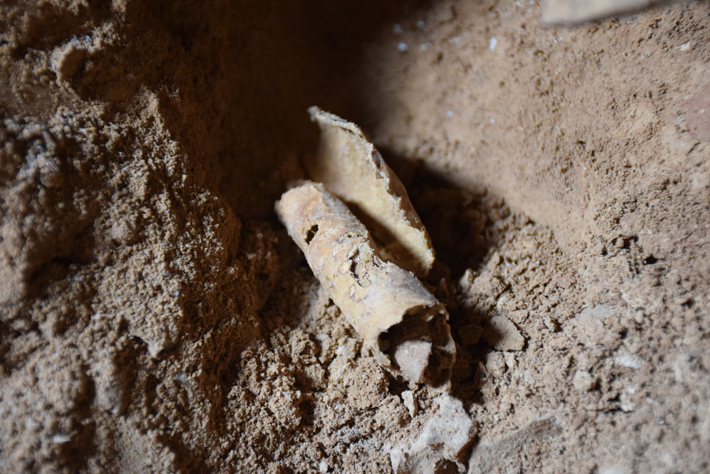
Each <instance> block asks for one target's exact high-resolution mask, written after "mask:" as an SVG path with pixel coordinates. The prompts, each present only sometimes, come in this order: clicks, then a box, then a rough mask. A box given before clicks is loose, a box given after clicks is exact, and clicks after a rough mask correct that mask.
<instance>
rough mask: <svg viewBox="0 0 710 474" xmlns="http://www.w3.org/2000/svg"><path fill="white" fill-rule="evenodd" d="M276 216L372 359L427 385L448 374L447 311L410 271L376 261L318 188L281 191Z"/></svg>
mask: <svg viewBox="0 0 710 474" xmlns="http://www.w3.org/2000/svg"><path fill="white" fill-rule="evenodd" d="M276 213H277V214H278V216H279V218H280V219H281V222H283V224H284V225H285V226H286V228H287V230H288V233H289V235H290V236H291V238H292V239H293V240H294V241H295V242H296V244H297V245H298V247H299V248H300V249H301V250H302V251H303V253H304V254H305V256H306V260H307V261H308V264H309V265H310V267H311V269H312V270H313V273H314V274H315V275H316V277H317V278H318V280H320V282H321V284H323V285H324V286H325V287H326V288H327V289H328V291H329V292H330V296H331V298H332V299H333V301H334V302H335V304H337V305H338V307H339V308H340V310H341V311H342V313H343V315H344V316H345V317H346V318H347V320H348V322H349V323H350V324H351V325H352V326H353V327H354V328H355V330H356V331H357V332H358V333H359V334H360V336H362V338H363V340H364V342H365V344H366V345H367V346H369V348H370V349H371V350H372V351H373V353H374V354H375V357H376V358H377V360H378V362H379V363H380V364H382V365H384V366H386V367H390V368H393V369H395V370H399V371H401V372H402V374H403V375H404V376H405V377H406V378H407V379H408V380H410V381H411V382H414V383H428V384H430V385H432V386H434V387H438V386H442V385H444V384H446V383H447V382H448V380H449V378H450V376H451V368H452V366H453V364H454V359H455V354H456V348H455V345H454V341H453V339H452V338H451V334H450V329H449V324H448V313H447V312H446V309H445V308H444V305H443V304H441V303H440V302H439V301H437V300H436V298H435V297H434V296H433V295H432V294H431V293H430V292H429V291H427V289H426V288H425V287H424V285H423V284H422V283H421V282H420V281H419V280H418V279H417V278H416V277H415V276H414V275H413V274H412V273H411V272H408V271H406V270H404V269H402V268H400V267H399V266H397V265H395V264H394V263H392V262H387V261H384V260H383V259H382V258H381V257H380V255H379V254H378V251H377V247H376V246H375V243H374V242H373V240H372V238H371V236H370V233H369V232H368V231H367V229H366V228H365V226H364V225H363V224H362V223H361V222H360V221H359V220H358V219H357V218H356V217H355V215H353V213H352V212H350V210H349V209H348V207H347V206H346V205H345V204H344V203H343V202H342V201H340V200H339V199H338V198H336V197H335V196H333V195H332V194H331V193H330V192H328V190H326V188H325V186H323V185H322V184H320V183H313V182H309V181H306V182H303V183H302V184H300V185H299V186H298V187H295V188H293V189H291V190H289V191H287V192H286V193H284V194H283V196H282V197H281V200H280V201H278V202H277V203H276Z"/></svg>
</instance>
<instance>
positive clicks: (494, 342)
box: [483, 316, 525, 351]
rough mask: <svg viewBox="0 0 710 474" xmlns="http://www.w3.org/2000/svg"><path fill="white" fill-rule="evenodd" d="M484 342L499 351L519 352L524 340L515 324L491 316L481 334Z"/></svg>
mask: <svg viewBox="0 0 710 474" xmlns="http://www.w3.org/2000/svg"><path fill="white" fill-rule="evenodd" d="M483 337H484V338H485V339H486V342H488V344H490V345H491V346H493V347H494V348H495V349H496V350H499V351H520V350H522V349H523V347H525V338H524V337H523V335H522V334H520V331H519V330H518V328H517V327H515V324H513V322H512V321H511V320H509V319H508V318H506V317H505V316H493V318H491V320H490V322H489V323H488V327H486V330H485V331H484V333H483Z"/></svg>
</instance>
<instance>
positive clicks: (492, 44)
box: [488, 38, 498, 51]
mask: <svg viewBox="0 0 710 474" xmlns="http://www.w3.org/2000/svg"><path fill="white" fill-rule="evenodd" d="M497 44H498V40H497V39H495V38H491V42H490V44H489V45H488V47H489V48H490V49H491V51H493V50H494V49H496V45H497Z"/></svg>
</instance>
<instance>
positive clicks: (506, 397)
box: [0, 0, 710, 474]
mask: <svg viewBox="0 0 710 474" xmlns="http://www.w3.org/2000/svg"><path fill="white" fill-rule="evenodd" d="M539 17H540V6H539V5H538V3H537V1H534V0H533V1H530V0H524V1H522V0H521V1H518V2H516V1H514V0H502V1H497V0H496V1H487V0H483V1H452V0H440V1H437V2H433V3H428V2H412V1H400V2H394V1H391V2H380V1H375V0H367V1H363V2H325V1H320V0H306V1H304V2H278V1H274V2H270V3H269V2H247V1H236V2H227V1H208V2H196V1H194V2H193V1H189V0H178V1H174V2H173V1H171V2H167V1H158V2H153V1H150V2H149V1H146V0H114V1H113V2H108V1H97V2H88V1H86V2H85V1H71V0H67V1H62V0H45V1H37V2H26V3H20V2H13V1H9V2H2V3H0V218H1V220H0V472H8V473H11V472H13V473H14V472H58V471H61V472H186V473H187V472H269V473H274V474H276V473H281V474H286V473H306V472H343V473H362V472H372V473H388V472H392V466H391V463H390V455H389V452H390V451H391V449H392V448H393V447H396V446H401V445H406V444H407V443H409V442H410V441H411V440H412V439H414V438H415V437H416V436H417V434H418V433H419V432H421V430H422V426H423V425H424V424H425V422H426V420H428V419H429V418H430V417H431V416H432V414H433V413H434V412H435V410H436V409H437V408H436V406H437V405H436V403H434V397H435V396H436V395H437V394H436V393H434V392H433V391H431V390H429V389H428V388H427V387H424V386H421V387H416V388H414V389H413V390H412V387H409V386H408V385H407V383H406V382H404V381H403V379H402V378H401V377H398V376H396V375H395V374H392V373H389V372H387V371H385V370H383V369H382V368H381V367H380V366H379V365H378V364H377V363H376V362H375V360H374V358H373V357H372V354H371V353H370V352H369V351H368V350H367V349H365V348H364V347H363V345H362V341H361V339H360V338H359V337H358V335H357V334H356V333H355V332H354V330H353V329H352V328H351V327H350V326H349V325H348V324H347V323H346V322H345V321H344V319H343V317H342V315H341V314H340V310H339V309H338V308H337V307H336V306H335V305H334V304H333V303H332V301H330V299H329V297H328V295H327V293H326V291H325V290H324V289H323V288H322V287H321V286H320V285H319V284H318V281H317V280H316V279H315V278H314V276H313V274H312V272H311V271H310V269H309V268H308V266H307V265H306V262H305V259H304V258H303V256H302V255H301V254H300V252H299V251H298V249H297V248H296V246H295V244H293V242H291V240H290V239H289V237H288V235H287V234H286V232H285V230H284V229H283V227H282V226H281V225H280V224H279V222H278V220H277V219H276V216H275V214H274V212H273V204H274V201H275V200H276V199H277V198H278V197H279V195H280V194H281V193H282V192H283V191H284V190H285V188H286V183H287V181H288V180H290V179H293V178H298V177H301V176H302V171H301V168H300V166H299V161H301V160H302V158H303V157H304V156H306V154H308V153H312V152H314V150H315V148H316V145H317V139H318V130H317V127H316V126H315V125H314V124H312V123H310V122H309V120H308V114H307V112H306V109H307V107H308V106H311V105H319V106H320V107H322V108H323V109H325V110H329V111H331V112H334V113H336V114H338V115H341V116H343V117H345V118H347V119H349V120H352V121H354V122H356V123H358V124H359V125H361V126H362V127H363V129H364V130H365V131H366V132H367V133H368V135H369V136H370V138H372V139H373V141H374V142H375V144H376V145H377V146H378V147H379V148H380V149H381V151H382V152H383V155H384V157H385V159H386V160H387V161H388V162H389V163H390V165H391V166H392V167H393V168H394V169H395V171H397V173H398V174H399V176H400V178H401V179H402V181H403V182H404V184H405V185H406V186H407V188H408V191H409V193H410V196H411V198H412V201H413V203H414V206H415V208H416V209H417V210H418V211H419V213H420V215H421V217H422V220H423V222H424V224H425V225H426V226H427V228H428V230H429V231H430V233H431V236H432V239H433V242H434V245H435V248H436V250H437V252H438V256H439V260H438V262H437V263H436V265H435V268H434V270H433V271H432V273H431V275H430V276H429V278H428V280H427V281H426V282H425V283H426V284H427V285H429V286H430V288H431V289H432V290H433V291H434V293H435V294H436V296H437V297H438V298H439V299H440V300H442V301H444V302H446V303H447V307H448V309H449V312H450V314H451V319H450V323H451V327H452V334H453V335H454V339H455V341H456V343H457V346H458V359H457V363H456V365H455V367H454V375H453V380H452V394H453V396H454V397H456V398H458V399H459V400H461V401H463V404H464V407H465V409H466V410H467V411H468V413H469V414H470V415H471V417H472V419H473V420H475V422H476V423H477V428H478V435H477V437H476V439H475V440H474V442H473V443H472V445H471V447H470V449H469V450H468V451H467V452H466V453H465V454H466V455H465V458H462V459H460V460H458V461H457V462H456V463H449V464H447V465H445V466H442V469H443V470H444V471H445V472H456V471H459V472H471V473H474V472H475V473H478V472H481V473H484V472H505V473H509V472H510V473H512V472H580V473H590V474H591V473H597V474H604V473H607V474H611V473H633V472H659V473H676V472H678V473H680V472H683V473H696V472H697V473H700V472H707V471H708V470H710V450H709V449H707V447H708V446H709V445H710V373H709V371H710V339H709V337H708V336H709V334H710V319H709V318H710V242H709V241H708V240H709V236H710V160H709V158H710V145H708V143H707V142H708V140H710V118H709V117H710V99H709V98H710V86H708V79H709V78H710V67H709V66H708V64H710V49H709V48H708V44H709V41H710V4H707V3H695V4H689V5H677V6H674V7H671V8H664V9H654V10H650V11H647V12H644V13H641V14H638V15H634V16H630V17H626V18H622V19H619V20H608V21H605V22H602V23H599V24H594V25H587V26H581V27H575V28H544V27H542V26H541V25H540V23H539ZM706 107H707V108H706Z"/></svg>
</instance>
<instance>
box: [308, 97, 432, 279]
mask: <svg viewBox="0 0 710 474" xmlns="http://www.w3.org/2000/svg"><path fill="white" fill-rule="evenodd" d="M308 111H309V112H310V113H311V120H313V121H314V122H317V123H318V125H319V126H320V129H321V141H320V146H319V149H318V153H317V155H315V156H312V157H310V158H308V159H307V160H306V162H305V165H306V169H307V171H308V174H309V176H310V177H311V179H312V180H314V181H318V182H320V183H323V184H325V186H326V187H327V188H328V190H329V191H330V192H332V193H333V194H335V195H336V196H338V197H339V198H340V199H342V200H343V201H345V203H346V204H347V205H348V206H349V207H350V209H351V210H352V211H353V212H354V213H355V215H357V216H358V217H359V218H360V219H361V220H362V221H363V222H364V223H365V225H367V227H368V228H369V229H370V230H371V231H372V234H373V237H374V238H375V240H376V241H377V243H378V244H379V248H380V250H381V251H382V252H383V256H384V257H386V258H387V259H388V260H391V261H393V262H395V263H396V264H397V265H399V266H400V267H402V268H405V269H407V270H411V271H413V272H414V273H416V274H417V275H419V276H426V275H427V274H428V273H429V270H431V267H432V265H433V263H434V249H433V247H432V244H431V239H430V238H429V234H428V233H427V231H426V229H425V228H424V224H422V221H421V219H420V218H419V215H417V212H416V211H415V210H414V207H413V206H412V203H411V202H410V201H409V197H408V196H407V191H406V189H404V185H403V184H402V182H401V181H400V180H399V178H398V177H397V175H395V174H394V172H393V171H392V170H391V169H390V167H389V166H387V164H386V163H385V161H384V160H383V159H382V156H381V155H380V153H379V152H378V151H377V150H376V149H375V146H374V145H373V144H372V143H371V142H370V141H369V140H368V139H367V138H366V137H365V135H364V134H363V133H362V131H361V130H360V128H358V126H357V125H355V124H354V123H351V122H348V121H346V120H343V119H341V118H340V117H338V116H336V115H333V114H329V113H328V112H324V111H322V110H321V109H319V108H318V107H311V108H310V109H308Z"/></svg>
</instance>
